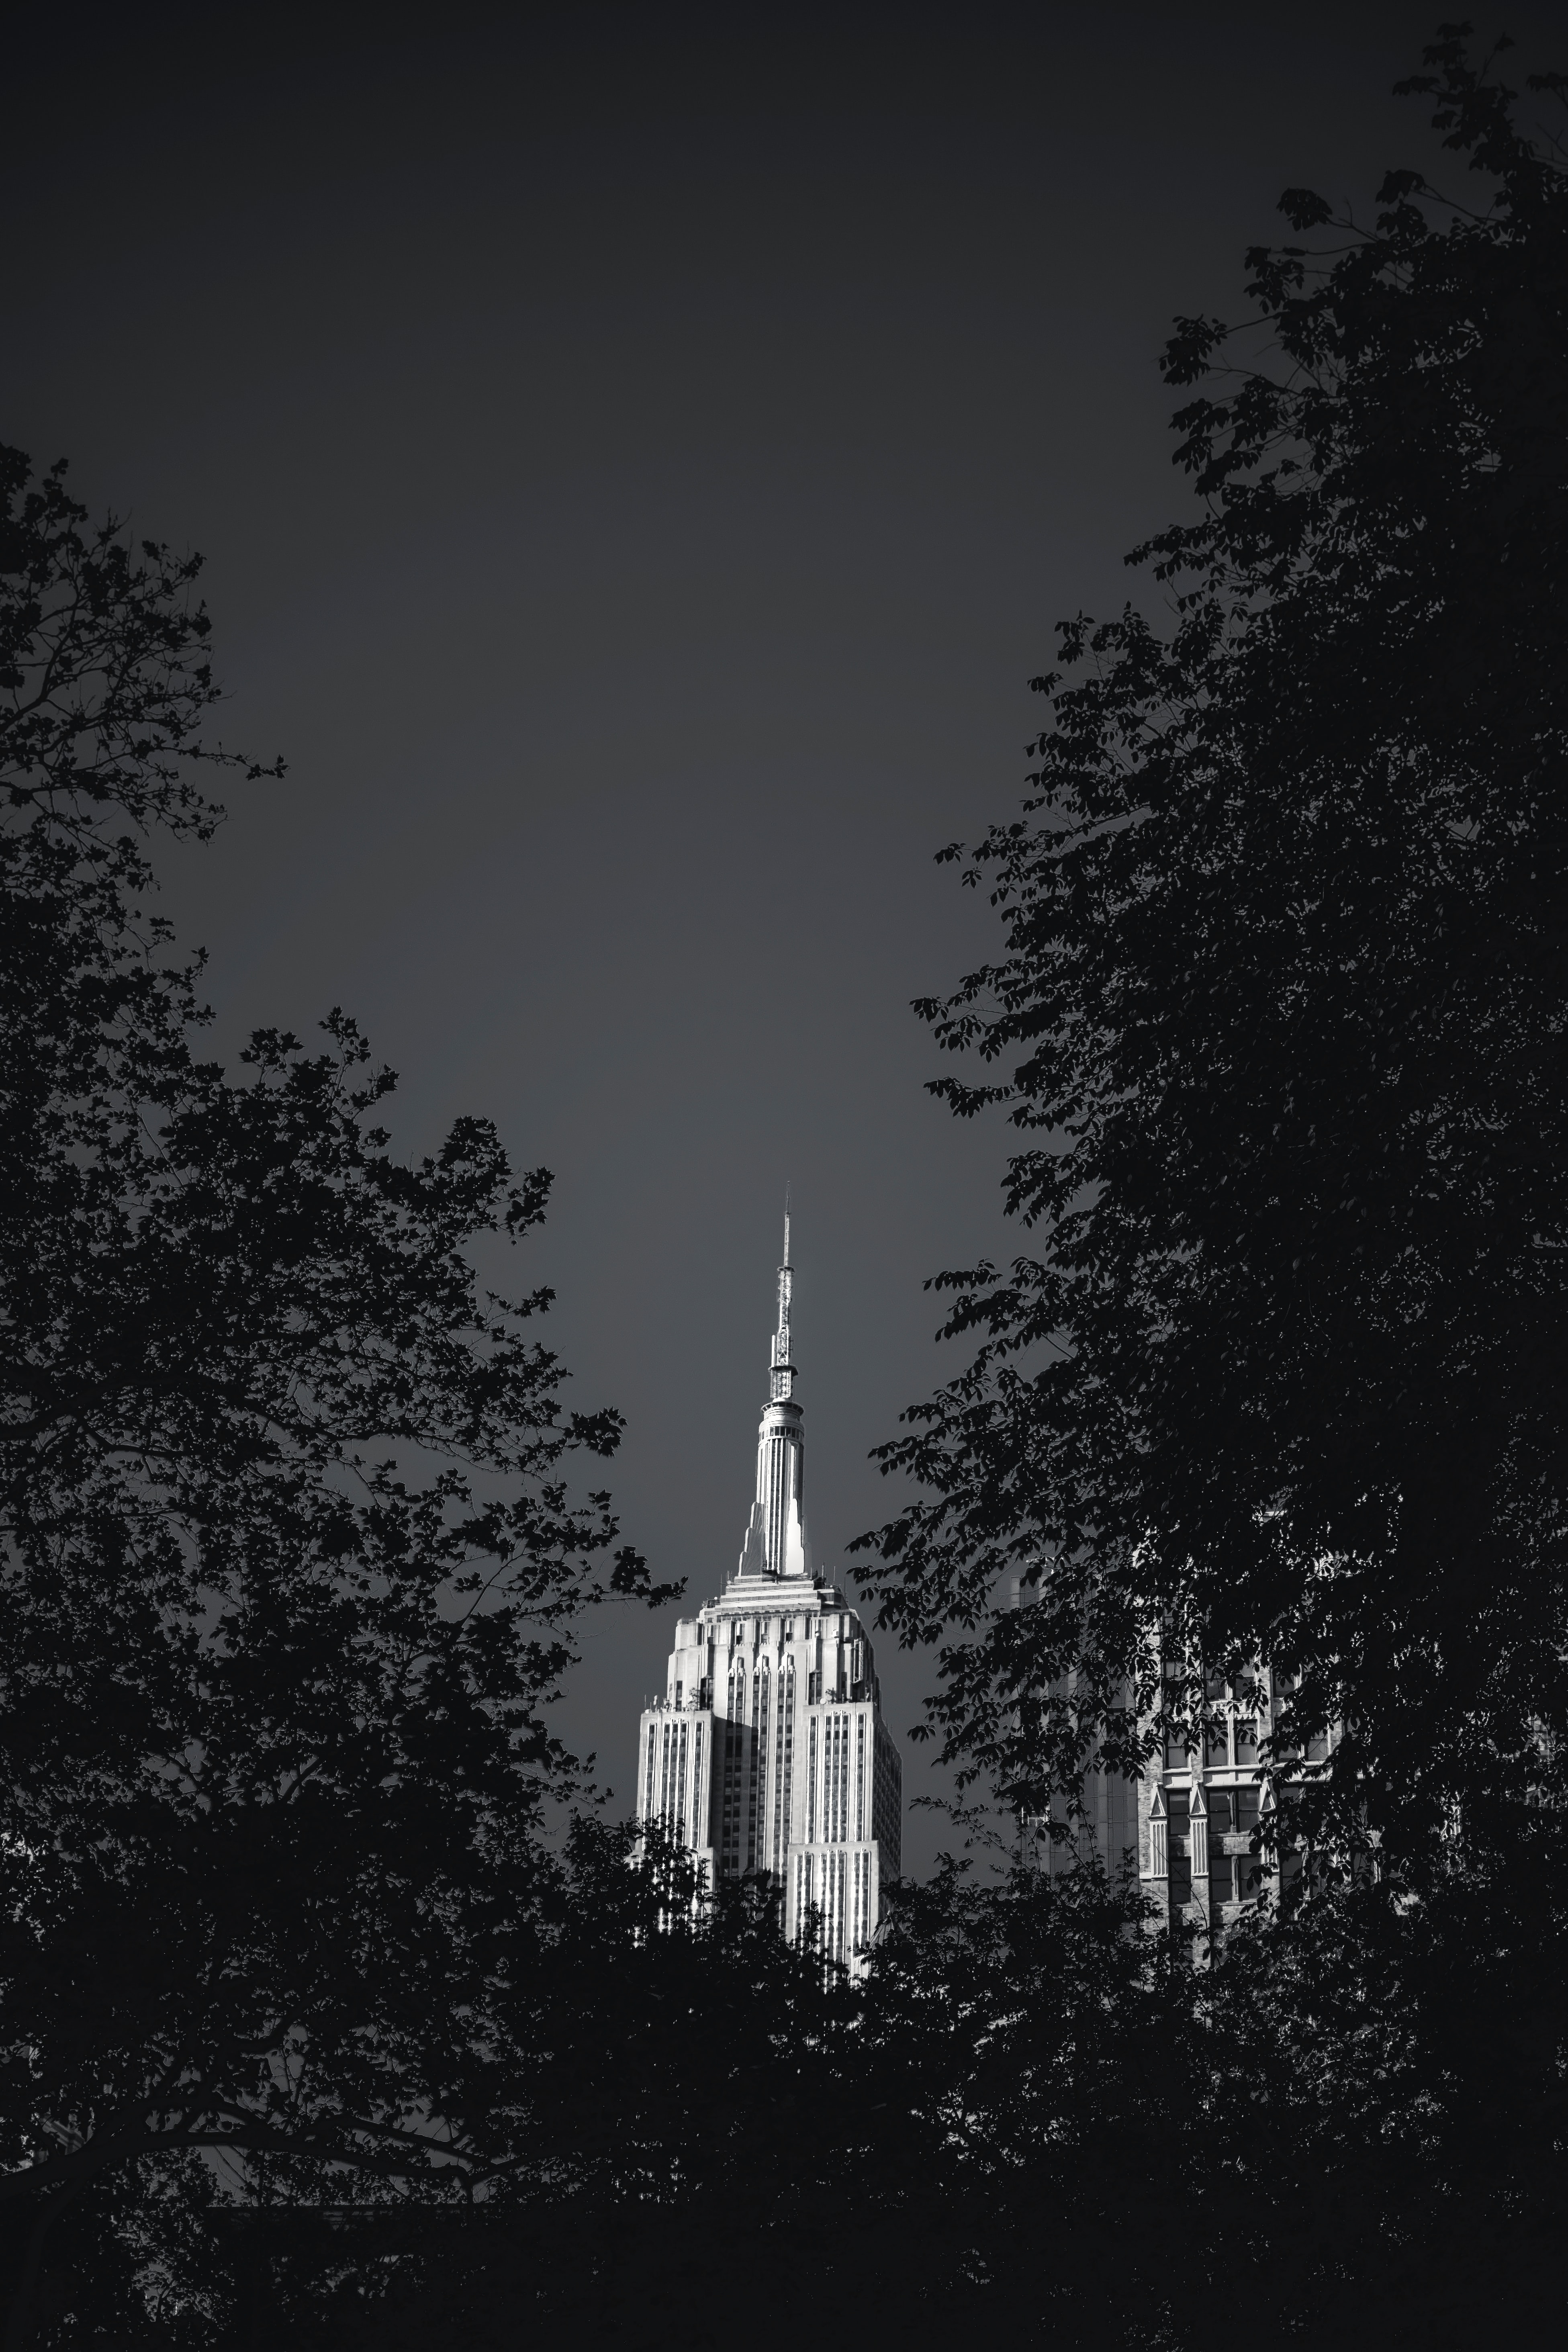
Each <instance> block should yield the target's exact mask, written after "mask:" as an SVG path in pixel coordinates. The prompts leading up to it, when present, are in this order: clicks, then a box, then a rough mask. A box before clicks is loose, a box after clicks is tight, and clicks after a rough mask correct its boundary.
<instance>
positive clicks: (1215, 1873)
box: [1013, 1580, 1333, 1936]
mask: <svg viewBox="0 0 1568 2352" xmlns="http://www.w3.org/2000/svg"><path fill="white" fill-rule="evenodd" d="M1013 1604H1014V1606H1015V1607H1018V1606H1020V1605H1021V1601H1020V1589H1019V1584H1018V1582H1017V1581H1016V1580H1015V1583H1014V1588H1013ZM1022 1605H1026V1604H1022ZM1279 1696H1282V1693H1281V1692H1279V1691H1277V1689H1276V1688H1275V1685H1274V1683H1273V1679H1272V1678H1271V1677H1270V1676H1269V1675H1268V1674H1267V1673H1265V1672H1263V1671H1262V1670H1258V1671H1257V1672H1253V1673H1249V1674H1247V1675H1245V1676H1244V1677H1243V1679H1242V1681H1241V1682H1240V1683H1239V1684H1237V1685H1235V1686H1233V1685H1231V1684H1229V1683H1227V1682H1226V1681H1224V1680H1223V1679H1221V1678H1219V1677H1211V1678H1210V1680H1209V1683H1208V1685H1207V1689H1206V1693H1205V1714H1206V1715H1207V1717H1209V1723H1210V1728H1209V1730H1208V1732H1207V1734H1206V1736H1205V1738H1204V1741H1203V1743H1202V1747H1201V1749H1200V1748H1189V1747H1188V1746H1187V1744H1186V1741H1185V1739H1184V1738H1181V1737H1178V1736H1173V1737H1171V1738H1167V1739H1166V1741H1165V1744H1164V1748H1163V1752H1162V1753H1161V1754H1158V1755H1156V1756H1155V1757H1154V1758H1152V1760H1151V1761H1150V1763H1149V1764H1148V1765H1147V1766H1146V1767H1145V1769H1144V1770H1143V1771H1142V1774H1141V1775H1140V1776H1139V1778H1138V1779H1136V1780H1126V1779H1123V1778H1122V1777H1121V1775H1120V1774H1116V1773H1110V1772H1104V1771H1100V1770H1097V1769H1092V1768H1091V1769H1090V1770H1089V1772H1087V1773H1086V1774H1085V1776H1084V1780H1083V1787H1082V1792H1081V1810H1080V1811H1079V1817H1078V1819H1077V1820H1076V1821H1075V1822H1072V1823H1070V1824H1069V1823H1068V1819H1067V1808H1066V1806H1065V1804H1063V1803H1062V1802H1061V1801H1060V1800H1059V1799H1058V1801H1057V1803H1056V1804H1055V1805H1054V1806H1053V1807H1052V1814H1053V1817H1054V1819H1055V1821H1056V1823H1057V1834H1056V1835H1055V1836H1054V1837H1053V1836H1052V1835H1051V1834H1050V1832H1048V1831H1047V1828H1046V1826H1045V1823H1044V1822H1042V1821H1037V1820H1029V1819H1026V1820H1025V1821H1024V1822H1021V1823H1020V1833H1021V1842H1022V1845H1023V1848H1024V1851H1025V1853H1026V1857H1027V1858H1029V1859H1032V1860H1034V1861H1035V1862H1036V1863H1037V1865H1038V1866H1039V1867H1040V1868H1042V1869H1044V1870H1045V1871H1046V1872H1047V1873H1048V1874H1055V1873H1057V1872H1058V1871H1062V1870H1069V1869H1071V1868H1072V1867H1073V1865H1074V1864H1075V1863H1076V1862H1077V1861H1078V1860H1079V1857H1080V1856H1086V1855H1088V1854H1090V1853H1093V1854H1096V1855H1098V1856H1099V1858H1100V1860H1101V1861H1102V1862H1103V1863H1104V1864H1105V1865H1106V1867H1107V1869H1108V1870H1110V1872H1111V1874H1112V1875H1113V1876H1114V1875H1115V1874H1117V1873H1119V1872H1121V1871H1122V1870H1126V1869H1129V1868H1131V1866H1133V1865H1134V1864H1135V1865H1136V1868H1137V1873H1138V1880H1139V1886H1140V1890H1141V1892H1142V1894H1144V1895H1147V1896H1149V1897H1150V1899H1151V1900H1152V1902H1154V1903H1155V1904H1157V1905H1158V1906H1159V1909H1160V1913H1161V1916H1162V1917H1163V1919H1164V1920H1167V1921H1168V1922H1169V1923H1170V1924H1171V1925H1172V1926H1173V1927H1186V1928H1188V1929H1190V1930H1191V1931H1192V1933H1193V1934H1194V1935H1195V1936H1204V1935H1208V1934H1211V1933H1213V1932H1215V1930H1216V1929H1222V1928H1224V1927H1226V1926H1227V1925H1229V1924H1230V1923H1232V1922H1233V1921H1235V1920H1237V1919H1238V1918H1240V1917H1241V1916H1242V1915H1243V1914H1244V1913H1245V1912H1246V1911H1247V1910H1249V1909H1251V1908H1253V1907H1254V1906H1256V1905H1257V1904H1258V1902H1259V1901H1260V1900H1262V1899H1266V1898H1275V1897H1278V1895H1279V1893H1280V1892H1281V1889H1282V1887H1283V1886H1285V1885H1289V1882H1290V1879H1291V1877H1292V1875H1293V1874H1294V1872H1295V1871H1296V1870H1297V1869H1298V1868H1299V1867H1300V1856H1299V1855H1298V1854H1297V1853H1294V1852H1293V1851H1291V1849H1290V1845H1289V1840H1288V1839H1287V1840H1283V1841H1280V1840H1278V1839H1275V1840H1268V1839H1266V1838H1264V1837H1263V1836H1262V1834H1261V1832H1262V1831H1263V1830H1264V1828H1265V1827H1266V1826H1267V1821H1268V1814H1269V1812H1270V1811H1272V1810H1273V1807H1274V1803H1275V1794H1274V1786H1275V1783H1277V1781H1278V1779H1279V1769H1280V1767H1279V1761H1278V1759H1276V1761H1275V1764H1274V1769H1273V1773H1272V1774H1270V1773H1268V1772H1267V1771H1266V1770H1265V1769H1264V1767H1263V1764H1262V1761H1261V1752H1262V1750H1263V1746H1264V1743H1265V1742H1266V1741H1267V1740H1268V1738H1270V1736H1271V1734H1272V1733H1273V1731H1274V1728H1275V1722H1276V1699H1277V1697H1279ZM1332 1745H1333V1742H1332V1739H1331V1737H1329V1736H1327V1735H1324V1736H1321V1737H1318V1738H1312V1739H1310V1740H1309V1741H1308V1743H1307V1753H1306V1757H1305V1759H1303V1760H1304V1762H1305V1764H1306V1766H1307V1768H1308V1769H1311V1768H1312V1767H1314V1766H1321V1764H1322V1763H1323V1762H1324V1761H1325V1760H1326V1759H1327V1757H1328V1756H1329V1754H1330V1751H1331V1747H1332ZM1285 1794H1286V1801H1287V1802H1289V1780H1287V1781H1286V1783H1285Z"/></svg>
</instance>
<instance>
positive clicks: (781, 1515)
mask: <svg viewBox="0 0 1568 2352" xmlns="http://www.w3.org/2000/svg"><path fill="white" fill-rule="evenodd" d="M794 1289H795V1268H794V1267H793V1266H792V1265H791V1264H790V1256H789V1194H788V1192H787V1191H786V1192H785V1194H784V1264H783V1265H781V1266H780V1268H779V1303H778V1322H777V1324H776V1326H775V1327H774V1330H773V1348H772V1352H771V1355H770V1359H769V1368H768V1402H767V1403H766V1404H765V1405H764V1406H763V1419H762V1426H761V1427H760V1428H759V1430H758V1431H757V1493H756V1500H755V1501H754V1502H753V1504H752V1517H751V1523H750V1525H749V1526H748V1528H747V1529H746V1541H745V1546H744V1549H742V1553H741V1565H740V1569H739V1571H738V1572H739V1573H740V1574H741V1575H742V1576H770V1577H784V1578H791V1579H794V1578H799V1577H806V1576H809V1574H810V1572H811V1571H810V1567H809V1553H808V1550H807V1546H806V1538H805V1427H804V1422H803V1416H802V1413H801V1410H800V1407H799V1405H798V1404H796V1402H795V1360H794V1353H793V1347H792V1342H791V1339H790V1328H789V1322H790V1305H791V1300H792V1297H793V1294H794Z"/></svg>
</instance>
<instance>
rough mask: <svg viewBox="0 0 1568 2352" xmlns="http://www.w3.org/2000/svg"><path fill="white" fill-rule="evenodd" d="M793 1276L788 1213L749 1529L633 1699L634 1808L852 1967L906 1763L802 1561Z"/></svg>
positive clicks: (831, 1599) (714, 1877)
mask: <svg viewBox="0 0 1568 2352" xmlns="http://www.w3.org/2000/svg"><path fill="white" fill-rule="evenodd" d="M793 1288H794V1272H793V1268H792V1267H791V1265H790V1244H789V1218H788V1216H787V1214H786V1216H785V1218H784V1264H783V1265H782V1266H781V1267H780V1268H779V1277H778V1319H777V1324H776V1327H775V1328H774V1332H773V1348H772V1357H771V1362H770V1366H769V1396H768V1402H767V1403H766V1404H765V1405H764V1406H763V1415H762V1422H761V1425H760V1427H759V1429H758V1432H757V1475H756V1494H755V1497H754V1499H753V1501H752V1515H751V1518H750V1521H749V1523H748V1525H747V1528H746V1536H745V1541H744V1543H743V1544H742V1549H741V1556H740V1561H739V1565H738V1566H737V1568H736V1570H735V1573H734V1574H733V1576H731V1579H730V1580H729V1582H728V1584H727V1585H726V1586H725V1587H724V1590H723V1591H722V1592H721V1593H720V1594H719V1595H718V1597H717V1598H716V1599H714V1600H711V1601H707V1602H705V1603H704V1605H703V1606H702V1607H701V1608H700V1610H699V1611H698V1612H697V1613H696V1615H695V1616H694V1617H689V1618H682V1619H681V1620H680V1621H679V1622H678V1624H677V1626H676V1629H675V1645H674V1647H673V1649H672V1650H671V1652H670V1654H669V1663H668V1667H667V1669H666V1676H665V1689H664V1696H663V1697H662V1698H659V1699H656V1700H655V1701H654V1703H653V1705H652V1706H647V1707H645V1708H644V1710H643V1715H642V1721H641V1724H640V1726H639V1727H638V1734H637V1817H638V1819H639V1820H640V1821H643V1822H654V1821H657V1822H662V1823H663V1824H664V1825H665V1827H666V1828H667V1829H668V1830H669V1831H670V1832H672V1833H674V1834H675V1835H677V1836H678V1837H679V1839H680V1840H681V1842H682V1843H683V1844H685V1845H686V1846H688V1847H689V1849H690V1850H691V1851H692V1853H694V1854H695V1856H696V1858H697V1861H698V1864H699V1867H700V1870H701V1872H702V1873H703V1874H704V1876H705V1878H706V1881H707V1883H708V1884H709V1885H714V1884H716V1883H717V1882H718V1881H719V1880H721V1879H728V1878H739V1877H742V1876H744V1875H745V1874H747V1873H748V1872H765V1873H766V1874H768V1875H769V1876H770V1877H771V1878H772V1879H773V1881H774V1882H775V1884H776V1885H778V1886H779V1887H780V1888H781V1890H782V1892H783V1895H784V1932H785V1933H786V1935H789V1936H792V1937H799V1936H802V1935H805V1934H807V1933H811V1934H814V1935H816V1936H817V1937H820V1939H821V1941H822V1943H823V1945H824V1947H825V1948H826V1950H827V1951H828V1952H829V1953H830V1954H832V1955H833V1957H834V1958H838V1959H841V1960H843V1961H845V1962H846V1963H847V1965H849V1966H850V1967H851V1968H855V1967H857V1966H858V1965H860V1964H861V1961H862V1958H863V1955H864V1954H865V1953H866V1952H867V1951H868V1948H869V1947H870V1944H871V1941H872V1938H873V1937H874V1936H875V1935H876V1932H877V1927H878V1923H879V1919H880V1916H881V1903H882V1888H883V1885H884V1884H885V1883H887V1882H888V1881H889V1880H890V1879H893V1878H896V1877H897V1876H898V1874H899V1862H900V1852H899V1849H900V1830H901V1825H902V1813H903V1776H902V1769H901V1766H900V1758H899V1751H898V1748H897V1745H896V1743H895V1741H894V1740H893V1738H892V1736H891V1734H890V1733H889V1730H888V1728H887V1726H886V1725H885V1724H884V1722H883V1720H882V1711H881V1705H880V1696H879V1689H878V1684H877V1670H876V1664H875V1659H874V1656H873V1653H872V1648H871V1643H870V1639H869V1637H868V1634H867V1632H866V1629H865V1627H864V1626H863V1625H862V1623H861V1622H860V1619H859V1616H858V1613H857V1612H856V1611H855V1609H854V1608H853V1607H852V1606H851V1605H850V1603H849V1601H847V1599H846V1597H845V1595H844V1594H843V1593H842V1592H841V1591H839V1590H838V1588H837V1585H836V1584H835V1583H834V1581H833V1580H832V1578H831V1577H830V1576H827V1575H818V1573H817V1572H816V1567H815V1565H814V1562H813V1559H812V1555H811V1546H810V1541H809V1538H808V1536H807V1532H806V1520H805V1424H804V1418H803V1415H802V1412H801V1409H800V1406H799V1405H798V1404H797V1403H796V1402H795V1377H796V1375H795V1363H794V1360H793V1356H792V1342H791V1337H790V1308H791V1301H792V1294H793Z"/></svg>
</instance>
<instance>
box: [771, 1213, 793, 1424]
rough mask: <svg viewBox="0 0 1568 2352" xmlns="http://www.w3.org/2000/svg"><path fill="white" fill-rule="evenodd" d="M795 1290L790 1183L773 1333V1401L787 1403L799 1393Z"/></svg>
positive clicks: (774, 1402)
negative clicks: (792, 1312) (793, 1338)
mask: <svg viewBox="0 0 1568 2352" xmlns="http://www.w3.org/2000/svg"><path fill="white" fill-rule="evenodd" d="M794 1289H795V1268H794V1267H793V1266H792V1265H791V1264H790V1262H789V1186H788V1185H787V1184H786V1185H785V1186H784V1264H783V1265H781V1266H780V1268H779V1319H778V1328H777V1329H776V1330H775V1331H774V1333H773V1381H772V1385H771V1388H770V1391H769V1402H770V1403H773V1404H787V1403H788V1402H789V1400H790V1398H791V1397H792V1396H793V1395H794V1394H795V1366H794V1364H793V1363H792V1362H791V1360H790V1338H789V1309H790V1300H791V1297H792V1296H793V1294H794Z"/></svg>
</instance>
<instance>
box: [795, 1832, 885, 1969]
mask: <svg viewBox="0 0 1568 2352" xmlns="http://www.w3.org/2000/svg"><path fill="white" fill-rule="evenodd" d="M814 1913H815V1914H816V1934H817V1936H818V1937H820V1940H821V1945H822V1948H823V1950H824V1951H826V1952H827V1953H829V1954H830V1955H831V1956H832V1957H833V1958H836V1959H845V1958H847V1957H848V1955H849V1954H850V1953H851V1952H863V1951H865V1950H866V1949H867V1948H868V1946H869V1944H870V1941H871V1856H870V1855H869V1854H868V1853H853V1854H851V1853H825V1854H821V1855H817V1854H812V1853H802V1854H797V1855H796V1856H795V1932H796V1934H797V1935H799V1936H804V1935H805V1933H806V1928H807V1923H808V1921H810V1920H811V1919H812V1916H813V1914H814Z"/></svg>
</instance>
